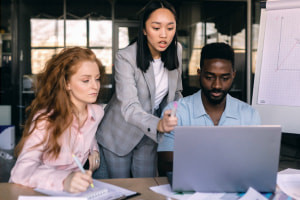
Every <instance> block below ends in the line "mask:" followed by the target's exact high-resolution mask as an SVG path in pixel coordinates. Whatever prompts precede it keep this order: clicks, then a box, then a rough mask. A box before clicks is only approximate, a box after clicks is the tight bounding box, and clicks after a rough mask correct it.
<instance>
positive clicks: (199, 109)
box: [192, 90, 207, 118]
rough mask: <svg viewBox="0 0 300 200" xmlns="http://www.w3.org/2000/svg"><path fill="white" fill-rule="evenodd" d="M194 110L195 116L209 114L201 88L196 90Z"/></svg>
mask: <svg viewBox="0 0 300 200" xmlns="http://www.w3.org/2000/svg"><path fill="white" fill-rule="evenodd" d="M192 103H193V111H194V117H195V118H197V117H201V116H202V115H207V113H206V111H205V109H204V106H203V103H202V98H201V90H199V91H198V92H196V94H194V95H193V102H192Z"/></svg>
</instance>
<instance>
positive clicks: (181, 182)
mask: <svg viewBox="0 0 300 200" xmlns="http://www.w3.org/2000/svg"><path fill="white" fill-rule="evenodd" d="M280 142H281V127H280V126H215V127H191V126H189V127H187V126H180V127H176V128H175V141H174V161H173V177H172V179H173V180H172V189H173V190H174V191H198V192H245V191H247V189H248V188H249V187H253V188H254V189H256V190H257V191H260V192H272V191H274V190H275V187H276V176H277V171H278V164H279V153H280Z"/></svg>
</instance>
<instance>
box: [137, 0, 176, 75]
mask: <svg viewBox="0 0 300 200" xmlns="http://www.w3.org/2000/svg"><path fill="white" fill-rule="evenodd" d="M159 8H166V9H168V10H170V11H171V12H172V13H173V15H174V17H175V20H176V21H177V19H176V18H177V17H176V10H175V8H174V7H173V6H172V5H171V4H170V3H168V2H167V1H165V0H151V1H150V2H148V3H147V4H146V6H145V7H144V8H143V9H142V11H141V15H140V25H139V32H138V37H137V56H136V62H137V67H138V68H140V69H141V70H142V71H143V72H146V71H147V70H148V68H149V66H150V62H151V61H153V58H152V55H151V52H150V49H149V47H148V43H147V37H146V36H145V35H144V31H143V30H144V29H145V28H146V26H145V24H146V21H147V20H148V18H149V16H150V15H151V13H152V12H154V11H155V10H157V9H159ZM161 60H162V62H163V63H164V67H165V68H167V69H168V70H173V69H177V68H178V67H179V61H178V56H177V32H175V35H174V38H173V40H172V42H171V44H170V45H169V47H168V48H167V49H166V50H165V51H164V52H161Z"/></svg>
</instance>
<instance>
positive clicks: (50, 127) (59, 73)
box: [15, 47, 102, 159]
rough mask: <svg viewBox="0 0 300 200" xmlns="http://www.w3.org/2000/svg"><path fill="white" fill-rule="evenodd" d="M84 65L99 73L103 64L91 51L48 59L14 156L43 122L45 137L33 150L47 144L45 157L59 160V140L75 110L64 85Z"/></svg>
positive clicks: (64, 52) (70, 51) (71, 50)
mask: <svg viewBox="0 0 300 200" xmlns="http://www.w3.org/2000/svg"><path fill="white" fill-rule="evenodd" d="M83 61H92V62H96V63H97V65H98V67H99V71H101V68H102V64H101V62H100V61H99V60H98V59H97V57H96V55H95V54H94V53H93V52H92V51H91V50H90V49H87V48H81V47H73V48H66V49H64V50H62V51H61V52H60V53H59V54H57V55H55V56H54V57H53V58H51V59H50V60H49V61H48V62H47V63H46V66H45V68H44V71H43V72H42V73H40V74H38V76H37V84H36V87H37V88H36V89H37V94H36V97H35V99H34V100H33V101H32V103H31V104H30V106H28V107H27V108H26V113H27V115H28V118H27V120H26V122H25V126H24V130H23V135H22V138H21V140H20V142H19V143H18V145H17V146H16V148H15V155H16V156H18V155H19V154H20V153H21V151H22V149H23V147H24V144H25V142H26V141H27V139H28V138H29V136H30V135H31V134H32V132H33V131H34V130H35V129H36V128H37V127H38V124H39V122H41V121H44V120H46V121H47V123H46V124H47V125H46V127H45V132H47V134H48V135H47V136H48V137H45V138H44V140H43V141H42V142H41V143H39V144H37V145H35V146H34V147H36V146H39V145H41V144H45V143H46V145H45V149H44V153H46V155H47V156H49V157H50V158H54V159H56V158H57V157H58V155H59V153H60V149H61V146H60V144H59V142H58V139H59V138H60V136H61V135H62V134H63V133H64V131H65V130H66V129H67V128H68V127H69V126H70V125H71V123H72V121H73V110H74V108H75V107H74V105H73V104H72V102H71V99H70V96H69V93H68V92H67V89H66V83H67V82H68V81H69V80H70V77H71V76H72V75H73V74H75V73H76V71H77V70H78V66H80V64H81V63H82V62H83Z"/></svg>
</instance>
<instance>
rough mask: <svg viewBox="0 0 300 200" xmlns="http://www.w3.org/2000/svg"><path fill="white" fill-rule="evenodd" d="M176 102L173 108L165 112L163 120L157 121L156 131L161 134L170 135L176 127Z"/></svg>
mask: <svg viewBox="0 0 300 200" xmlns="http://www.w3.org/2000/svg"><path fill="white" fill-rule="evenodd" d="M176 110H177V102H174V103H173V107H172V108H171V109H170V110H166V111H165V112H164V114H163V118H162V119H160V120H159V122H158V125H157V130H158V131H159V132H162V133H170V132H171V131H173V130H174V128H175V126H177V117H176Z"/></svg>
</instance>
